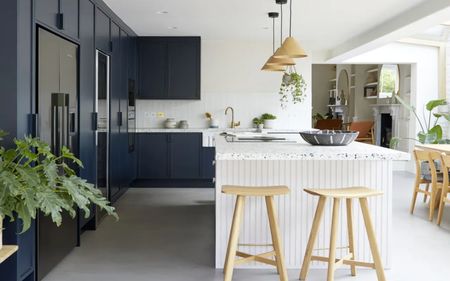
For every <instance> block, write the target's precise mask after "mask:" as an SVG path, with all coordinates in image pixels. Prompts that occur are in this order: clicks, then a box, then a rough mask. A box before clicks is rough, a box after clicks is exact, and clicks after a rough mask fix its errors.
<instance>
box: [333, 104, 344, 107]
mask: <svg viewBox="0 0 450 281" xmlns="http://www.w3.org/2000/svg"><path fill="white" fill-rule="evenodd" d="M347 106H348V105H346V104H329V105H328V107H347Z"/></svg>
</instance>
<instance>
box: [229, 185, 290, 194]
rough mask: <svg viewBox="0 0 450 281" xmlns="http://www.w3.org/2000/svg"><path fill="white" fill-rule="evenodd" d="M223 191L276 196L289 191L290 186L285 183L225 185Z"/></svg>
mask: <svg viewBox="0 0 450 281" xmlns="http://www.w3.org/2000/svg"><path fill="white" fill-rule="evenodd" d="M222 193H225V194H233V195H243V196H274V195H284V194H288V193H289V188H288V187H287V186H285V185H280V186H239V185H224V186H223V187H222Z"/></svg>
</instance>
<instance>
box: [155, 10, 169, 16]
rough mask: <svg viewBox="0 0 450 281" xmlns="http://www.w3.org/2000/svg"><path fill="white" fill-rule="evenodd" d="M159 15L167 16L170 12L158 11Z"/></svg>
mask: <svg viewBox="0 0 450 281" xmlns="http://www.w3.org/2000/svg"><path fill="white" fill-rule="evenodd" d="M156 13H157V14H158V15H166V14H168V13H169V12H168V11H158V12H156Z"/></svg>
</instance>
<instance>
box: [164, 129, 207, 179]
mask: <svg viewBox="0 0 450 281" xmlns="http://www.w3.org/2000/svg"><path fill="white" fill-rule="evenodd" d="M169 148H170V177H171V178H175V179H198V178H200V174H201V173H200V167H201V153H200V152H201V148H202V134H198V133H173V134H169Z"/></svg>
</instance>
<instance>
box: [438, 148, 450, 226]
mask: <svg viewBox="0 0 450 281" xmlns="http://www.w3.org/2000/svg"><path fill="white" fill-rule="evenodd" d="M441 159H442V160H441V163H442V164H441V165H442V172H443V173H442V174H443V176H442V177H443V180H442V191H441V198H440V200H439V212H438V217H437V224H438V225H441V222H442V215H443V213H444V207H445V203H450V199H449V198H448V197H447V196H448V193H449V174H448V173H449V171H450V155H446V154H444V153H443V154H442V155H441Z"/></svg>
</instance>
